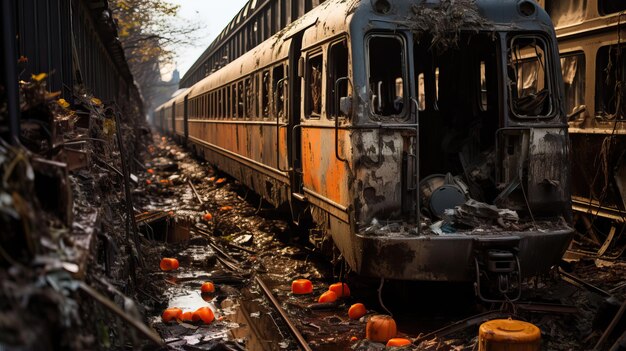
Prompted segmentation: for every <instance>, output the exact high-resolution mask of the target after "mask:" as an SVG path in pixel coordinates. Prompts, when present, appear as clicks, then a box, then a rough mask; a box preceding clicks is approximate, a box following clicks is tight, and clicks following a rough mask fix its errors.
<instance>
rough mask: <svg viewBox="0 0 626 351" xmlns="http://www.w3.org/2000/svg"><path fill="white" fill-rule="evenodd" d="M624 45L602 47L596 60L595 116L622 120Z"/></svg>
mask: <svg viewBox="0 0 626 351" xmlns="http://www.w3.org/2000/svg"><path fill="white" fill-rule="evenodd" d="M625 49H626V45H622V46H617V45H611V46H604V47H601V48H600V49H599V50H598V56H597V58H596V115H597V116H599V117H602V118H607V119H613V118H615V117H617V118H618V119H624V115H625V112H626V107H625V106H624V105H626V104H624V82H626V57H625V55H626V50H625Z"/></svg>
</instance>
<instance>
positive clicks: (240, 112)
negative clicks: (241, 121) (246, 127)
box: [237, 82, 245, 118]
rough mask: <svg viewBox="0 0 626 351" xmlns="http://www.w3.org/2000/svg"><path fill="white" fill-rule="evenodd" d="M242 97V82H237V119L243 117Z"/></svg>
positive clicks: (243, 105) (243, 104)
mask: <svg viewBox="0 0 626 351" xmlns="http://www.w3.org/2000/svg"><path fill="white" fill-rule="evenodd" d="M243 96H244V95H243V82H239V83H237V117H239V118H243V117H244V114H243V111H244V109H245V103H244V99H243Z"/></svg>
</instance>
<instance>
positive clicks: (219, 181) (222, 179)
mask: <svg viewBox="0 0 626 351" xmlns="http://www.w3.org/2000/svg"><path fill="white" fill-rule="evenodd" d="M225 182H226V178H220V179H218V180H217V181H216V182H215V184H217V185H220V184H222V183H225Z"/></svg>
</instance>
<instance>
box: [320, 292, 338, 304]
mask: <svg viewBox="0 0 626 351" xmlns="http://www.w3.org/2000/svg"><path fill="white" fill-rule="evenodd" d="M335 301H337V294H335V292H334V291H330V290H328V291H326V292H325V293H323V294H322V296H320V298H319V299H318V300H317V302H319V303H324V302H335Z"/></svg>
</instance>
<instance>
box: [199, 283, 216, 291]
mask: <svg viewBox="0 0 626 351" xmlns="http://www.w3.org/2000/svg"><path fill="white" fill-rule="evenodd" d="M200 291H201V292H202V293H203V294H206V293H214V292H215V285H214V284H213V282H204V283H202V286H201V287H200Z"/></svg>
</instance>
